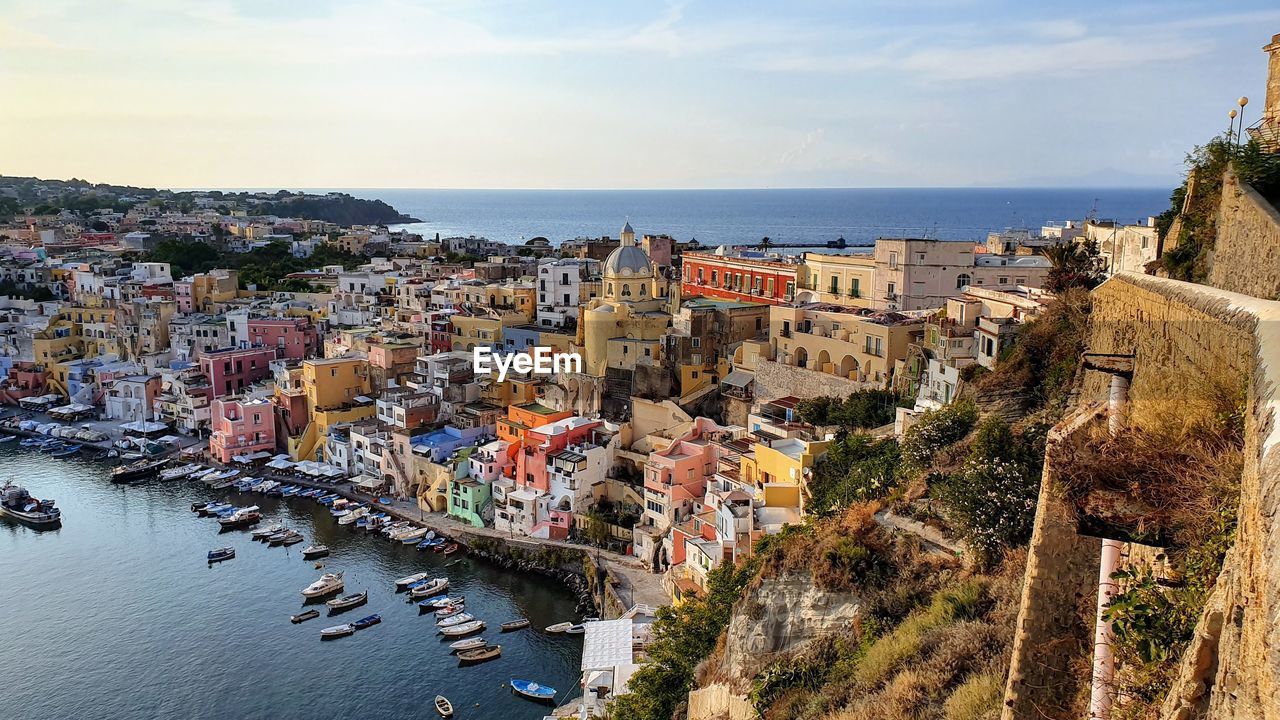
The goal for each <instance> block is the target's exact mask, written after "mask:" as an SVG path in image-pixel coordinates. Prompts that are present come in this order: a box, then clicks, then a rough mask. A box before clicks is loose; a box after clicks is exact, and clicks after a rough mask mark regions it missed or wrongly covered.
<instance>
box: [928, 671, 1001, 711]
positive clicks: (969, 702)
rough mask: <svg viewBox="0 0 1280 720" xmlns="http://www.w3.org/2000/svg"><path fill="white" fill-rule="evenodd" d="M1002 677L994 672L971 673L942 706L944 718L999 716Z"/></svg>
mask: <svg viewBox="0 0 1280 720" xmlns="http://www.w3.org/2000/svg"><path fill="white" fill-rule="evenodd" d="M1003 697H1004V678H1002V677H1000V676H999V675H996V674H995V673H982V674H980V675H973V676H971V677H970V678H969V679H968V680H965V681H964V682H963V683H962V684H961V685H960V686H959V687H957V688H956V689H955V690H954V691H953V692H952V693H951V696H950V697H948V698H947V702H946V703H945V704H944V705H943V706H942V717H943V718H944V720H994V718H998V717H1000V701H1001V700H1002V699H1003Z"/></svg>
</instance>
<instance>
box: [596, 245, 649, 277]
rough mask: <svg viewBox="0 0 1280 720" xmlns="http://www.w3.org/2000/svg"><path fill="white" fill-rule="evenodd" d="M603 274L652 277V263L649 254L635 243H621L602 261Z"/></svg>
mask: <svg viewBox="0 0 1280 720" xmlns="http://www.w3.org/2000/svg"><path fill="white" fill-rule="evenodd" d="M604 274H605V276H606V277H607V276H610V275H612V276H621V277H634V276H640V277H652V276H653V263H651V262H650V261H649V256H648V255H646V254H645V252H644V251H643V250H641V249H640V248H638V247H636V246H635V245H623V246H621V247H619V248H618V249H617V250H614V251H613V252H611V253H609V257H608V258H607V259H605V261H604Z"/></svg>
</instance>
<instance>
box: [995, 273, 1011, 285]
mask: <svg viewBox="0 0 1280 720" xmlns="http://www.w3.org/2000/svg"><path fill="white" fill-rule="evenodd" d="M996 284H997V285H1008V284H1009V277H1008V276H1007V275H1006V276H1004V277H999V278H996Z"/></svg>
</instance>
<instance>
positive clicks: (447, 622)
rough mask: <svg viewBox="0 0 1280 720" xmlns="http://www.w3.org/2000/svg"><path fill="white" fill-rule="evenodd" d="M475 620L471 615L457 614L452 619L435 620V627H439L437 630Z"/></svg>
mask: <svg viewBox="0 0 1280 720" xmlns="http://www.w3.org/2000/svg"><path fill="white" fill-rule="evenodd" d="M475 619H476V618H475V616H474V615H472V614H471V613H458V614H457V615H454V616H453V617H447V618H445V619H443V620H437V621H436V627H439V628H447V627H453V626H454V625H461V624H463V623H469V622H471V621H472V620H475Z"/></svg>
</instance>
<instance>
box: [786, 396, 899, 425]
mask: <svg viewBox="0 0 1280 720" xmlns="http://www.w3.org/2000/svg"><path fill="white" fill-rule="evenodd" d="M897 404H898V396H897V395H896V394H894V393H893V392H890V391H888V390H859V391H858V392H855V393H853V394H851V395H849V397H847V398H845V399H843V400H841V399H839V398H834V397H819V398H813V399H810V400H802V401H801V402H800V404H799V405H797V406H796V412H797V413H798V414H799V415H800V419H801V420H803V421H805V422H807V423H810V424H813V425H839V426H841V427H845V428H849V429H855V428H875V427H880V426H881V425H887V424H889V423H891V422H893V414H894V408H895V407H897Z"/></svg>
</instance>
